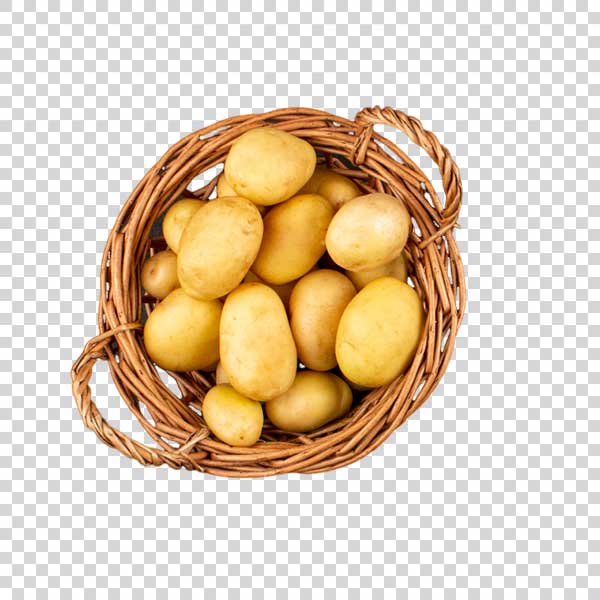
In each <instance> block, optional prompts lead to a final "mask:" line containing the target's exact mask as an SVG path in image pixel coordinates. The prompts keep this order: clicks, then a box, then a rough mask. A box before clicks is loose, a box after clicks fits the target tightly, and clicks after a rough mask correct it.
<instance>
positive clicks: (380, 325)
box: [335, 277, 425, 387]
mask: <svg viewBox="0 0 600 600" xmlns="http://www.w3.org/2000/svg"><path fill="white" fill-rule="evenodd" d="M424 324H425V313H424V311H423V304H422V303H421V299H420V298H419V295H418V294H417V292H416V291H415V290H414V289H413V288H411V287H410V286H409V285H408V284H406V283H404V282H403V281H399V280H398V279H395V278H394V277H382V278H381V279H376V280H375V281H372V282H371V283H368V284H367V285H366V286H365V287H364V288H363V289H362V290H361V291H360V292H358V294H356V296H354V298H353V299H352V300H351V301H350V304H348V306H347V307H346V310H345V311H344V314H343V315H342V318H341V319H340V324H339V327H338V332H337V337H336V344H335V354H336V357H337V360H338V364H339V366H340V369H341V371H342V373H343V374H344V375H345V376H346V377H347V378H348V379H349V380H350V381H352V382H354V383H355V384H358V385H360V386H364V387H378V386H380V385H387V384H388V383H390V381H392V380H393V379H395V378H396V377H398V375H400V374H401V373H403V372H404V371H405V370H406V368H407V367H408V366H409V365H410V363H411V361H412V359H413V357H414V355H415V352H416V350H417V346H418V345H419V341H420V339H421V334H422V333H423V327H424Z"/></svg>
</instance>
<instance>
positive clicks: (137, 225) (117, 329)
mask: <svg viewBox="0 0 600 600" xmlns="http://www.w3.org/2000/svg"><path fill="white" fill-rule="evenodd" d="M266 124H268V125H269V126H271V127H277V128H279V129H283V130H285V131H288V132H290V133H292V134H294V135H296V136H298V137H301V138H303V139H305V140H307V141H308V142H310V143H311V144H312V145H313V146H314V148H315V149H316V150H317V154H318V156H319V157H320V160H323V161H324V162H325V164H326V165H327V166H328V167H330V168H332V169H335V170H336V171H338V172H339V173H341V174H343V175H346V176H348V177H351V178H352V179H353V180H354V181H355V183H356V184H357V185H358V186H359V187H360V188H361V189H362V190H363V191H364V192H365V193H368V192H373V191H377V192H385V193H389V194H392V195H394V196H397V197H400V198H402V200H403V201H404V202H405V204H406V206H407V208H408V211H409V212H410V214H411V217H412V218H413V223H414V224H415V225H416V227H414V228H413V231H412V233H411V236H410V238H409V241H408V244H407V247H406V251H407V253H408V257H409V274H410V277H411V279H412V282H413V284H414V286H415V288H416V290H417V292H418V293H419V296H420V297H421V298H422V300H423V302H424V305H425V309H426V311H427V321H426V325H425V330H424V334H423V337H422V339H421V342H420V344H419V347H418V350H417V353H416V356H415V358H414V360H413V362H412V365H411V366H410V368H409V369H408V371H407V372H406V373H405V374H404V375H403V376H401V377H399V378H398V379H396V380H395V381H393V382H392V383H391V384H390V385H388V386H386V387H382V388H378V389H375V390H373V391H371V392H370V393H369V394H368V395H366V396H365V397H364V398H362V399H360V401H357V402H355V403H354V406H353V409H352V410H351V411H350V413H349V414H348V415H347V416H346V417H344V418H342V419H339V420H338V421H335V422H333V423H330V424H328V425H325V426H324V427H321V428H320V429H318V430H317V431H315V432H312V433H310V434H302V435H299V434H291V433H286V432H282V431H280V430H278V429H275V428H274V427H273V426H272V425H270V424H269V423H268V422H265V427H264V429H263V434H262V436H261V439H260V440H259V442H258V443H257V444H255V445H254V446H253V447H251V448H232V447H230V446H228V445H226V444H224V443H222V442H220V441H219V440H217V439H216V438H215V437H213V436H212V435H211V434H210V432H209V431H208V429H207V428H206V425H205V423H204V421H203V419H202V416H201V408H202V398H203V396H204V394H205V393H206V391H207V390H208V389H209V388H210V387H211V386H212V385H214V382H213V379H212V376H211V375H209V374H203V373H200V372H192V373H169V375H170V376H171V377H172V378H174V379H175V381H176V382H177V384H178V387H179V389H180V390H181V396H177V395H176V394H174V393H173V392H172V391H171V390H169V388H168V387H167V386H166V385H165V384H164V383H163V382H162V380H161V378H160V376H159V374H158V372H157V370H156V366H155V365H154V364H153V363H152V362H151V361H150V359H149V358H148V355H147V354H146V351H145V348H144V344H143V338H142V332H141V329H142V320H143V317H144V316H145V315H147V314H149V312H150V311H151V310H152V308H153V306H154V300H153V299H152V298H148V297H145V296H144V295H143V294H142V289H141V285H140V271H141V266H142V264H143V262H144V260H145V258H146V257H147V256H148V254H149V253H150V254H151V253H152V252H154V251H156V250H159V249H162V248H164V241H163V240H160V239H155V240H151V239H150V231H151V229H152V225H153V224H154V223H155V222H156V221H157V219H158V218H159V217H160V216H161V215H162V214H163V213H164V212H165V211H166V210H167V209H168V208H169V207H170V206H171V205H172V204H173V203H174V202H175V201H176V200H177V199H178V198H179V197H180V196H181V195H182V194H183V195H188V196H191V195H193V196H194V197H197V198H202V199H206V198H208V197H209V195H210V194H211V193H212V191H213V189H214V187H215V184H216V178H215V179H213V180H212V181H211V182H210V183H209V184H208V185H206V186H204V187H202V188H200V189H198V190H195V191H194V192H189V191H188V190H187V187H188V185H189V183H190V182H191V181H192V179H194V177H196V176H197V175H199V174H201V173H203V172H204V171H206V170H208V169H210V168H212V167H215V166H216V165H219V164H220V163H222V162H223V161H224V160H225V157H226V155H227V152H228V151H229V148H230V146H231V144H232V143H233V142H234V141H235V140H236V138H238V137H239V136H240V135H241V134H242V133H244V132H245V131H247V130H249V129H252V128H254V127H261V126H264V125H266ZM378 124H381V125H388V126H392V127H395V128H397V129H399V130H400V131H402V132H404V133H405V134H406V135H407V136H408V138H409V139H410V140H411V141H412V142H414V143H415V144H418V145H419V146H421V147H422V148H423V149H424V150H425V151H426V152H427V154H428V155H429V156H430V157H431V159H432V160H433V161H434V162H435V163H436V164H437V165H438V167H439V169H440V173H441V176H442V185H443V188H444V194H445V202H444V204H442V201H441V200H440V198H439V196H438V194H437V193H436V191H435V190H434V189H433V186H432V184H431V182H430V181H429V180H428V179H427V177H426V176H425V175H424V173H423V172H422V171H421V170H420V169H419V167H418V166H417V165H416V164H415V163H414V162H413V161H412V160H411V159H410V158H409V157H408V156H407V155H406V154H405V153H404V152H403V151H402V150H400V148H398V147H397V146H396V145H395V144H393V143H391V142H390V141H389V140H387V139H386V138H385V137H383V136H381V135H379V134H378V133H376V132H375V131H374V130H373V126H375V125H378ZM350 165H353V166H354V167H353V168H350ZM461 195H462V187H461V180H460V173H459V170H458V168H457V166H456V164H455V163H454V160H453V159H452V157H451V156H450V153H449V152H448V150H446V148H444V147H443V146H442V145H441V144H440V142H439V141H438V140H437V138H436V137H435V135H434V134H432V133H431V132H429V131H426V130H425V129H424V128H423V126H422V125H421V123H420V122H419V121H418V120H417V119H415V118H413V117H409V116H407V115H405V114H404V113H402V112H400V111H398V110H394V109H391V108H383V109H382V108H379V107H375V108H368V109H363V110H362V111H360V112H359V113H358V114H357V115H356V118H355V120H354V121H351V120H348V119H344V118H341V117H337V116H335V115H332V114H329V113H326V112H323V111H319V110H312V109H305V108H288V109H282V110H276V111H272V112H270V113H265V114H258V115H241V116H237V117H232V118H229V119H226V120H223V121H220V122H218V123H215V124H213V125H210V126H208V127H205V128H204V129H201V130H198V131H196V132H194V133H192V134H190V135H188V136H187V137H185V138H183V139H182V140H180V141H179V142H178V143H176V144H175V145H174V146H172V147H171V148H170V149H169V150H168V151H167V153H166V154H165V155H164V156H163V157H162V158H161V159H160V160H159V161H158V162H157V163H156V165H154V167H152V168H151V169H150V170H149V171H148V172H147V173H146V175H145V176H144V178H143V179H142V180H141V181H140V182H139V183H138V185H137V186H136V188H135V190H134V191H133V192H132V194H131V195H130V197H129V198H128V200H127V201H126V203H125V204H124V206H123V208H122V209H121V212H120V214H119V216H118V217H117V221H116V223H115V225H114V228H113V230H112V231H111V233H110V235H109V238H108V241H107V243H106V247H105V249H104V254H103V257H102V264H101V268H100V291H101V293H100V301H99V309H98V329H99V334H98V335H97V336H96V337H94V338H93V339H92V340H90V341H89V342H88V344H87V345H86V346H85V348H84V350H83V353H82V354H81V356H80V357H79V358H78V359H77V361H76V362H75V363H74V365H73V368H72V371H71V378H72V382H73V394H74V397H75V400H76V403H77V407H78V409H79V412H80V413H81V416H82V419H83V422H84V424H85V426H86V427H88V428H89V429H91V430H93V431H94V432H95V433H96V435H97V436H98V437H99V438H100V439H101V440H102V441H103V442H105V443H106V444H107V445H109V446H111V447H113V448H116V449H117V450H118V451H119V452H121V453H122V454H124V455H125V456H128V457H131V458H134V459H135V460H137V461H139V462H140V463H141V464H143V465H157V466H158V465H161V464H167V465H169V466H170V467H173V468H181V467H184V468H186V469H195V470H200V471H205V472H208V473H211V474H214V475H219V476H228V477H264V476H270V475H276V474H279V473H290V472H301V473H317V472H321V471H328V470H331V469H335V468H338V467H341V466H343V465H347V464H349V463H351V462H354V461H356V460H358V459H360V458H362V457H364V456H365V455H367V454H368V453H370V452H372V451H373V450H374V449H375V448H377V447H378V446H379V445H380V444H382V443H383V442H384V440H385V439H386V438H387V437H388V436H389V435H390V434H391V433H393V432H394V430H396V429H397V428H398V427H399V426H400V425H401V424H402V423H403V422H404V421H405V420H406V419H408V417H410V415H411V414H412V413H413V412H414V411H415V410H417V409H418V408H419V406H421V404H423V402H425V400H426V399H427V398H428V397H429V395H430V394H431V392H432V391H433V389H434V388H435V386H436V385H437V384H438V382H439V381H440V379H441V378H442V376H443V374H444V372H445V370H446V368H447V366H448V363H449V361H450V358H451V355H452V351H453V348H454V343H455V339H456V335H457V332H458V328H459V325H460V322H461V319H462V316H463V313H464V309H465V301H466V297H465V280H464V272H463V266H462V262H461V259H460V255H459V252H458V249H457V246H456V242H455V240H454V237H453V228H454V227H455V226H456V222H457V219H458V215H459V211H460V206H461ZM99 359H100V360H106V361H108V365H109V369H110V372H111V375H112V378H113V380H114V383H115V385H116V386H117V388H118V390H119V393H120V395H121V397H122V399H123V401H124V402H125V403H126V405H127V406H128V408H129V409H130V410H131V412H132V413H133V414H134V415H135V416H136V418H137V419H138V421H139V422H140V424H141V426H142V427H143V428H144V430H145V431H146V433H147V434H148V436H150V438H152V440H154V443H155V445H154V446H149V445H146V444H144V443H142V442H140V441H137V440H134V439H132V438H130V437H128V436H127V435H125V434H124V433H122V432H121V431H119V430H117V429H115V428H114V427H112V426H111V425H110V424H109V423H108V422H107V421H106V420H105V419H104V417H103V416H102V414H101V413H100V411H99V409H98V408H97V407H96V405H95V403H94V401H93V399H92V393H91V390H90V387H89V383H90V379H91V376H92V371H93V367H94V364H95V362H96V361H97V360H99ZM198 409H200V410H198Z"/></svg>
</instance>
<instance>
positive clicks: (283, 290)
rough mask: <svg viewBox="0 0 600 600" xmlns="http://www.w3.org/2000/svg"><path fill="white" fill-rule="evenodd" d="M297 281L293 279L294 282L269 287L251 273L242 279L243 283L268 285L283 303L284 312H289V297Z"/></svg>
mask: <svg viewBox="0 0 600 600" xmlns="http://www.w3.org/2000/svg"><path fill="white" fill-rule="evenodd" d="M297 281H298V280H297V279H294V281H290V282H288V283H282V284H281V285H269V284H268V283H265V282H264V281H263V280H262V279H261V278H260V277H259V276H258V275H256V274H255V273H253V272H252V271H248V273H247V275H246V277H244V283H252V282H255V283H264V284H265V285H268V286H269V287H270V288H271V289H272V290H273V291H274V292H275V293H276V294H277V295H278V296H279V297H280V298H281V301H282V302H283V306H285V310H286V311H289V308H290V296H291V295H292V290H293V289H294V286H295V285H296V282H297Z"/></svg>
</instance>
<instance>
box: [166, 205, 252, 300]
mask: <svg viewBox="0 0 600 600" xmlns="http://www.w3.org/2000/svg"><path fill="white" fill-rule="evenodd" d="M262 235H263V222H262V218H261V216H260V213H259V212H258V210H257V209H256V207H255V206H254V204H252V202H250V200H246V199H245V198H217V199H216V200H212V201H210V202H208V203H207V204H206V205H205V206H204V207H202V209H200V210H199V211H198V212H197V213H196V214H195V215H194V216H193V217H192V219H191V220H190V222H189V223H188V225H187V227H186V228H185V231H184V233H183V236H182V238H181V244H180V249H179V254H178V255H177V276H178V277H179V282H180V284H181V287H182V288H183V289H184V290H185V291H186V293H188V294H189V295H190V296H193V297H194V298H199V299H201V300H211V299H214V298H219V297H221V296H224V295H225V294H227V293H229V292H230V291H231V290H233V289H234V288H235V287H237V286H238V285H239V283H240V282H241V281H242V279H243V278H244V276H245V275H246V273H247V272H248V269H249V268H250V265H252V263H253V262H254V259H255V258H256V255H257V253H258V250H259V248H260V244H261V240H262Z"/></svg>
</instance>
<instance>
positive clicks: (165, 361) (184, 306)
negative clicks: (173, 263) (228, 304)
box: [144, 288, 223, 371]
mask: <svg viewBox="0 0 600 600" xmlns="http://www.w3.org/2000/svg"><path fill="white" fill-rule="evenodd" d="M222 308H223V306H222V304H221V303H220V302H219V301H218V300H197V299H195V298H192V297H191V296H188V295H187V294H186V293H185V292H184V291H183V290H182V289H181V288H178V289H176V290H174V291H172V292H171V293H170V294H169V295H168V296H167V297H166V298H165V299H164V300H162V301H161V302H160V303H159V304H158V306H157V307H156V308H155V309H154V310H153V311H152V312H151V313H150V316H149V317H148V320H147V321H146V324H145V326H144V345H145V346H146V351H147V352H148V355H149V356H150V358H151V359H152V360H153V361H154V362H155V363H156V364H157V365H158V366H159V367H162V368H163V369H167V370H169V371H195V370H198V369H209V368H210V367H212V366H214V365H215V364H216V363H217V361H218V360H219V321H220V318H221V311H222Z"/></svg>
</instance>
